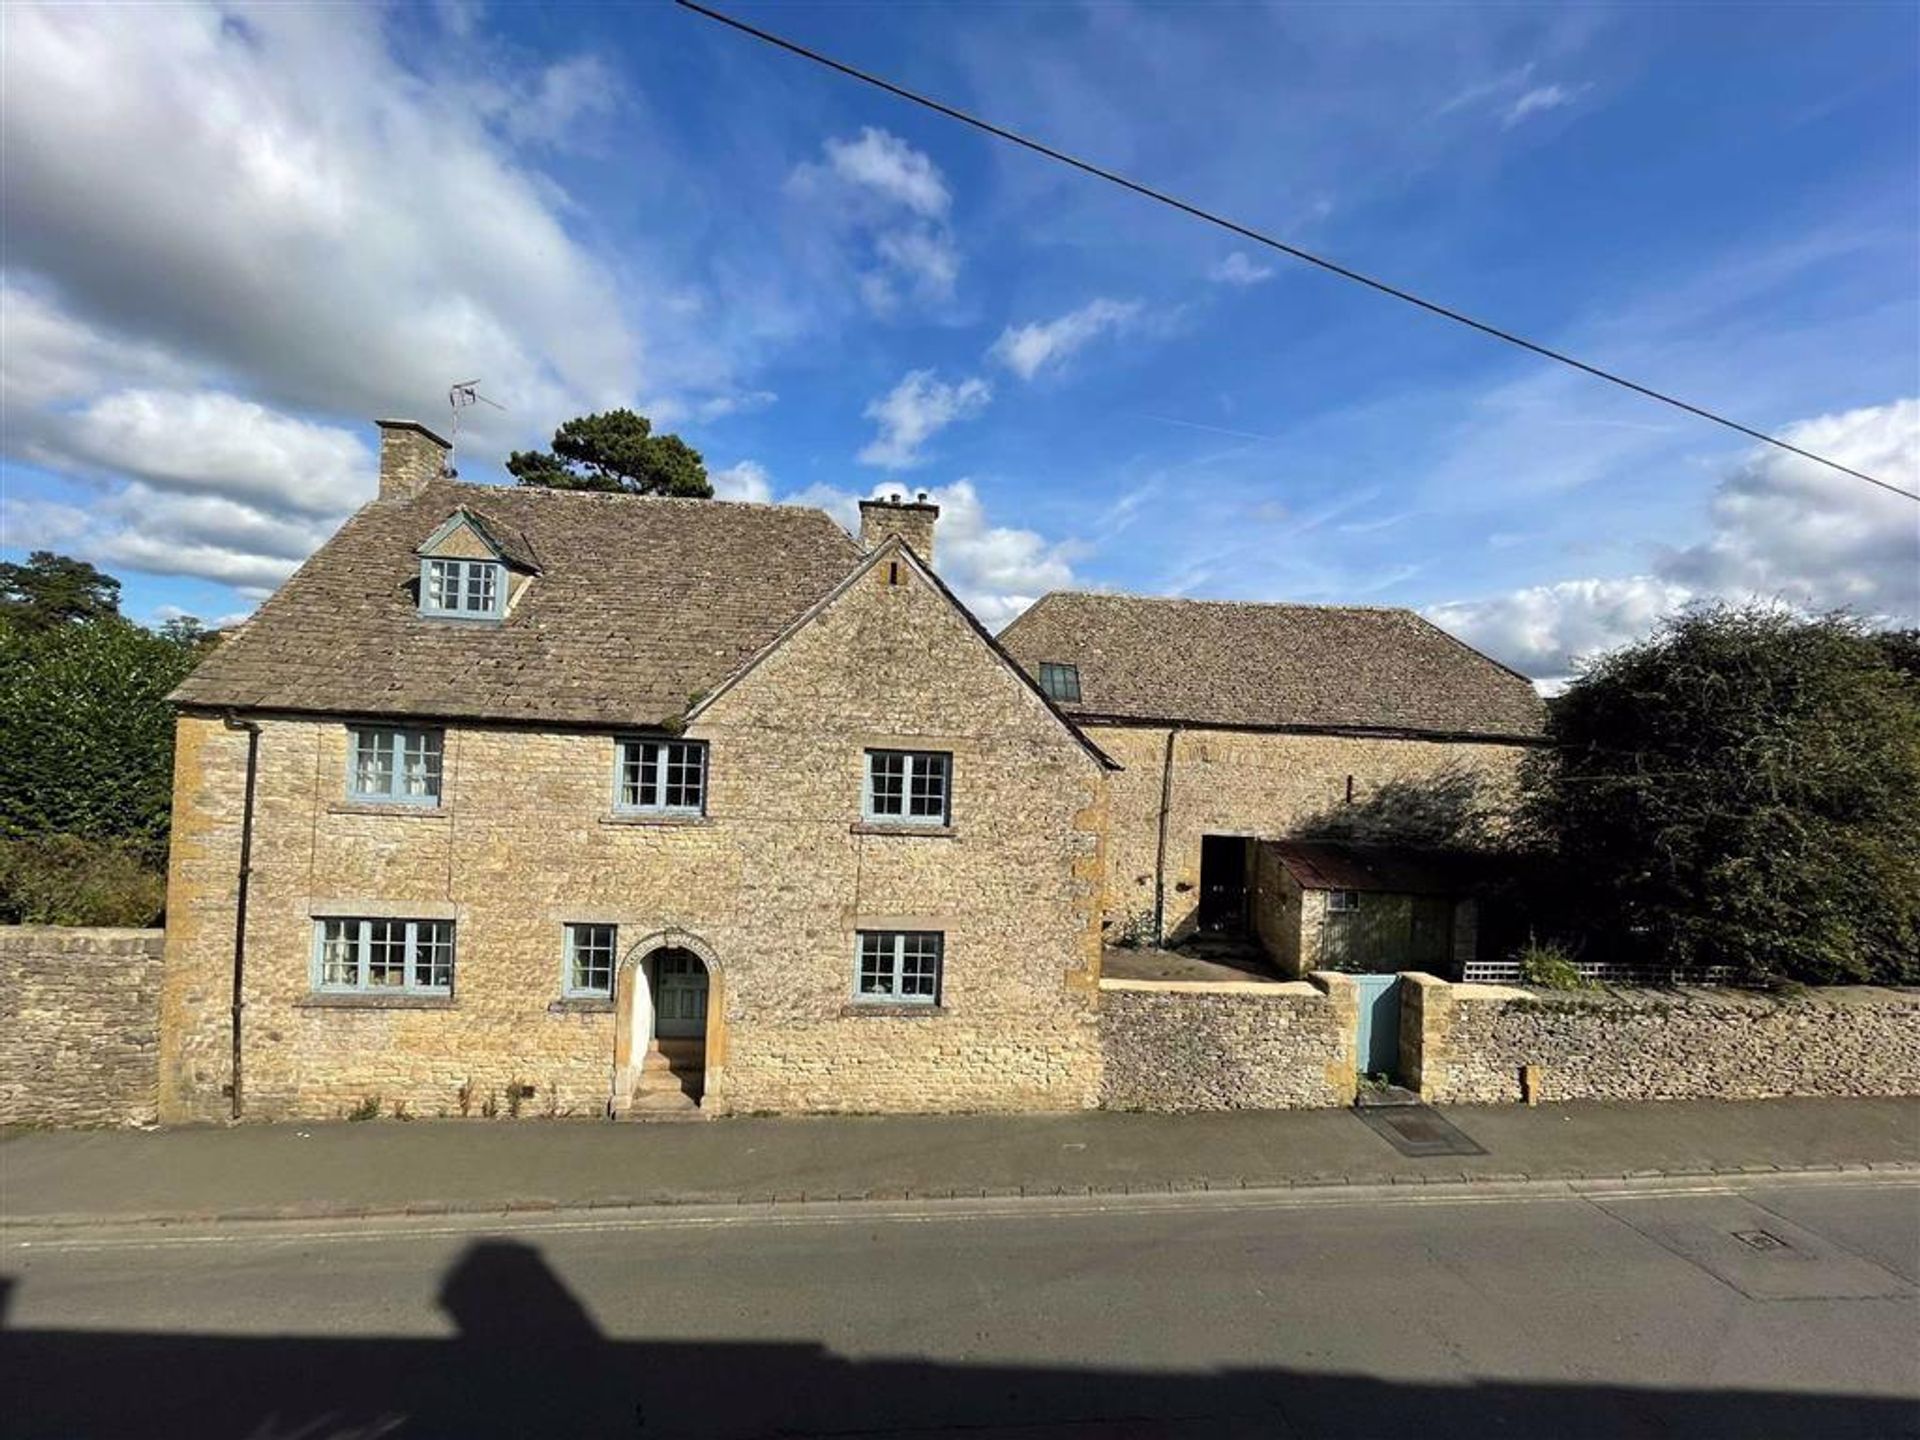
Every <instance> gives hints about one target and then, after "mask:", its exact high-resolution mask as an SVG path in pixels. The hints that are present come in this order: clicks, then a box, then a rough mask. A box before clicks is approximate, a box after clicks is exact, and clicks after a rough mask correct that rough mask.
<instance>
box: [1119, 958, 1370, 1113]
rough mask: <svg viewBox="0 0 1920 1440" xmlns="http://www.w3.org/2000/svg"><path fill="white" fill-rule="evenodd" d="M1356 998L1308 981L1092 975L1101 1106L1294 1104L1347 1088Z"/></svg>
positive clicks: (1327, 978) (1320, 979)
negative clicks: (1096, 992) (1096, 988)
mask: <svg viewBox="0 0 1920 1440" xmlns="http://www.w3.org/2000/svg"><path fill="white" fill-rule="evenodd" d="M1355 1018H1356V1016H1355V1001H1354V994H1353V982H1352V981H1351V980H1349V979H1347V977H1346V976H1344V975H1320V976H1315V977H1314V979H1313V981H1312V983H1308V982H1305V981H1295V982H1290V983H1286V984H1269V983H1260V982H1251V981H1250V982H1247V983H1236V982H1223V983H1197V982H1195V983H1190V982H1182V981H1154V980H1103V981H1101V982H1100V1041H1101V1050H1102V1054H1103V1058H1104V1062H1105V1071H1104V1075H1103V1078H1102V1083H1101V1092H1100V1103H1101V1104H1102V1105H1103V1106H1104V1107H1105V1108H1107V1109H1109V1110H1155V1111H1191V1110H1297V1109H1311V1108H1315V1107H1320V1106H1332V1105H1346V1104H1349V1103H1351V1102H1352V1100H1353V1095H1354V1030H1355Z"/></svg>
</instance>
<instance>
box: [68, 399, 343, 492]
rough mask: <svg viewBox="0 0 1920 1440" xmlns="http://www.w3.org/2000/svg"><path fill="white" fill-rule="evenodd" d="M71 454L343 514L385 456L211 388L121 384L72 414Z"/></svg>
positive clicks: (179, 484)
mask: <svg viewBox="0 0 1920 1440" xmlns="http://www.w3.org/2000/svg"><path fill="white" fill-rule="evenodd" d="M64 443H65V444H66V446H67V447H68V454H69V455H70V456H71V457H72V458H73V459H75V460H77V461H80V462H81V463H83V464H91V465H95V466H98V467H100V468H101V469H104V470H107V471H111V472H116V473H119V474H123V475H131V476H136V477H138V478H140V479H142V480H145V481H148V482H150V483H151V484H152V485H153V486H154V487H155V488H157V489H161V490H174V491H181V492H185V493H192V494H212V495H224V496H226V497H228V498H230V499H233V500H238V501H242V502H247V503H253V504H258V505H260V506H261V507H262V508H263V509H265V510H267V511H274V510H280V509H289V510H297V511H301V512H304V513H307V514H312V515H321V516H330V517H333V518H335V519H338V518H339V517H340V516H343V515H345V514H347V513H348V512H350V511H352V510H354V509H356V508H358V507H359V506H360V505H362V504H364V503H366V502H367V501H368V500H371V499H372V498H373V492H374V489H375V486H376V483H377V482H376V470H377V468H378V462H377V461H376V460H375V458H374V456H373V452H372V450H371V449H370V448H369V447H368V446H367V445H365V444H362V443H361V441H360V440H359V439H358V438H357V437H356V436H354V435H353V434H351V433H349V432H348V431H346V430H342V429H339V428H337V427H335V426H332V425H316V424H314V423H312V422H310V421H306V420H296V419H294V418H292V417H290V416H286V415H280V414H276V413H274V412H273V411H270V410H268V409H266V408H265V407H263V406H260V405H256V404H254V403H253V402H252V401H249V400H241V399H238V398H236V397H234V396H232V395H223V394H219V393H217V392H214V391H206V390H202V391H190V392H181V391H171V390H120V391H116V392H114V393H112V394H110V395H105V396H102V397H101V398H100V399H98V400H96V401H94V402H93V403H92V404H91V405H89V406H87V407H86V408H85V409H83V410H81V411H79V412H77V413H76V414H74V415H72V416H71V417H70V418H69V419H68V422H67V427H66V434H65V437H64Z"/></svg>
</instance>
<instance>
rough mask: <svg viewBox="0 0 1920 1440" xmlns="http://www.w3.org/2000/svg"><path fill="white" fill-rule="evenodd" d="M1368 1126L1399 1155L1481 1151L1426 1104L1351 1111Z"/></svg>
mask: <svg viewBox="0 0 1920 1440" xmlns="http://www.w3.org/2000/svg"><path fill="white" fill-rule="evenodd" d="M1353 1113H1354V1114H1356V1115H1358V1116H1359V1117H1360V1121H1361V1123H1362V1124H1364V1125H1365V1126H1366V1127H1367V1128H1368V1129H1369V1130H1372V1131H1373V1132H1374V1133H1375V1134H1377V1135H1379V1136H1380V1138H1381V1139H1383V1140H1385V1141H1386V1142H1387V1143H1388V1144H1389V1145H1391V1146H1393V1148H1394V1149H1396V1150H1398V1151H1399V1152H1400V1153H1401V1154H1402V1155H1411V1156H1414V1157H1415V1158H1419V1157H1421V1156H1426V1155H1484V1154H1486V1153H1487V1151H1486V1147H1485V1146H1483V1145H1478V1144H1476V1143H1474V1141H1473V1140H1471V1139H1469V1138H1468V1137H1467V1136H1466V1135H1465V1134H1463V1133H1462V1132H1461V1131H1460V1129H1459V1127H1457V1126H1455V1125H1454V1124H1453V1123H1452V1122H1450V1121H1448V1120H1447V1119H1446V1118H1445V1117H1444V1116H1442V1115H1441V1114H1440V1113H1439V1112H1438V1111H1437V1110H1434V1109H1433V1108H1432V1107H1431V1106H1428V1105H1383V1106H1371V1107H1366V1108H1362V1109H1357V1110H1355V1111H1354V1112H1353Z"/></svg>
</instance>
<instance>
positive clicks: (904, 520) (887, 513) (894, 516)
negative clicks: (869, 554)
mask: <svg viewBox="0 0 1920 1440" xmlns="http://www.w3.org/2000/svg"><path fill="white" fill-rule="evenodd" d="M939 518H940V507H939V506H938V505H936V504H934V503H933V502H932V501H931V500H929V499H927V492H926V491H924V490H922V491H921V492H920V494H919V496H918V497H917V498H915V499H912V500H907V499H904V498H901V499H893V498H891V497H883V498H881V499H879V500H862V501H861V502H860V543H861V544H862V545H864V546H865V547H866V548H867V549H869V550H872V549H874V548H875V547H876V546H878V545H879V544H880V543H881V542H882V541H884V540H885V539H886V538H887V537H888V536H889V535H898V536H899V537H900V538H901V539H902V540H904V541H906V542H907V544H908V545H909V546H911V547H912V549H913V553H914V554H916V555H918V556H919V557H920V558H921V559H922V560H924V561H926V562H927V564H929V565H931V564H933V522H934V521H936V520H938V519H939Z"/></svg>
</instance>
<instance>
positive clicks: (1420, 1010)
mask: <svg viewBox="0 0 1920 1440" xmlns="http://www.w3.org/2000/svg"><path fill="white" fill-rule="evenodd" d="M1400 1058H1401V1067H1402V1073H1403V1076H1404V1078H1405V1081H1406V1083H1407V1085H1408V1086H1409V1088H1412V1089H1414V1090H1417V1091H1418V1092H1419V1094H1420V1096H1421V1098H1422V1099H1424V1100H1427V1101H1429V1102H1432V1103H1434V1104H1482V1103H1496V1104H1497V1103H1502V1102H1508V1101H1515V1100H1528V1101H1534V1102H1538V1101H1542V1100H1692V1099H1728V1100H1758V1099H1768V1098H1772V1097H1775V1096H1783V1095H1832V1096H1848V1095H1920V989H1881V988H1877V987H1874V986H1866V985H1860V986H1836V987H1831V988H1825V989H1815V990H1807V991H1803V992H1800V993H1798V994H1795V995H1790V996H1773V995H1763V994H1757V993H1754V992H1752V991H1744V990H1705V989H1681V990H1601V991H1558V990H1532V989H1521V988H1517V987H1513V986H1503V985H1452V984H1448V983H1447V982H1445V981H1443V980H1438V979H1435V978H1434V977H1433V976H1430V975H1417V974H1410V975H1408V976H1406V977H1405V979H1404V981H1403V983H1402V986H1401V1006H1400Z"/></svg>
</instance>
